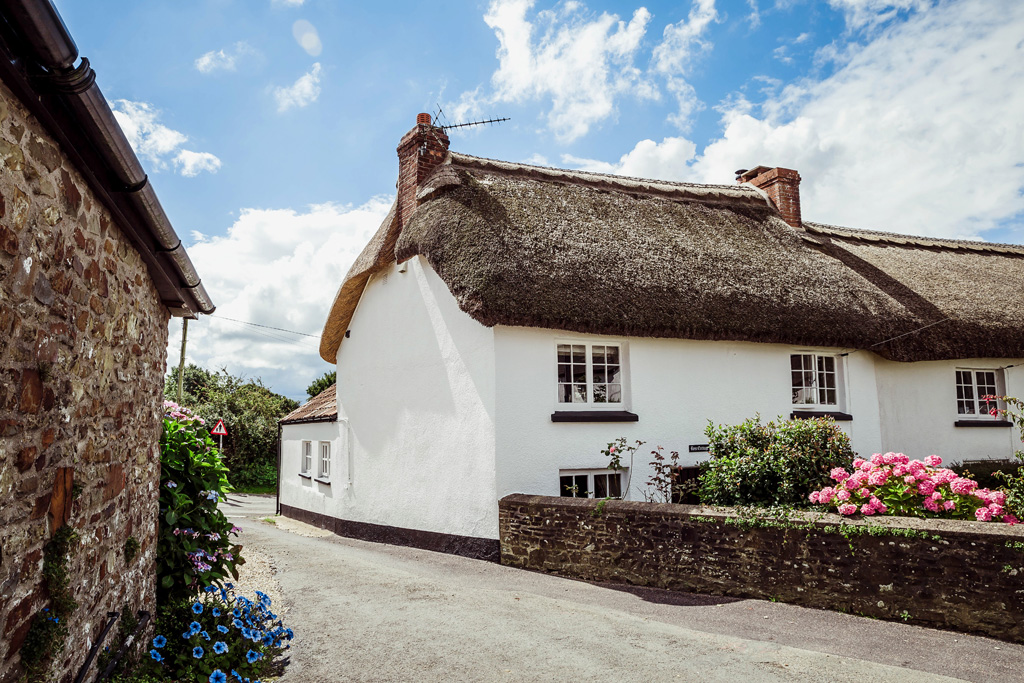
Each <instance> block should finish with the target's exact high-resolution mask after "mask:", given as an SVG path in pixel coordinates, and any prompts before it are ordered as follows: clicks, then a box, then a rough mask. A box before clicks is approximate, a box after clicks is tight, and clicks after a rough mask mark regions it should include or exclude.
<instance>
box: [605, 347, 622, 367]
mask: <svg viewBox="0 0 1024 683" xmlns="http://www.w3.org/2000/svg"><path fill="white" fill-rule="evenodd" d="M605 358H606V360H607V362H608V364H609V365H618V364H619V347H618V346H606V347H605Z"/></svg>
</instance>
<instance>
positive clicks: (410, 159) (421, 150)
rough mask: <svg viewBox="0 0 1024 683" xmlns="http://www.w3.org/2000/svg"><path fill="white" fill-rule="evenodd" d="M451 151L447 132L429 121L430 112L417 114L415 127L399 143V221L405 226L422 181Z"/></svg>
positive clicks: (400, 225) (413, 207)
mask: <svg viewBox="0 0 1024 683" xmlns="http://www.w3.org/2000/svg"><path fill="white" fill-rule="evenodd" d="M447 155H448V136H447V135H446V134H445V132H444V131H443V130H442V129H440V128H438V127H436V126H432V125H431V123H430V114H418V115H417V116H416V127H415V128H413V129H412V130H410V131H409V132H408V133H406V134H405V135H404V136H402V141H401V142H399V143H398V225H399V227H402V226H404V225H405V224H406V223H407V222H408V220H409V217H410V216H411V215H412V212H413V211H415V210H416V192H417V190H418V189H419V185H420V183H422V182H423V180H424V179H425V178H426V177H427V176H428V175H430V172H431V171H433V170H434V169H435V168H437V166H438V165H439V164H440V163H441V162H442V161H444V159H445V157H446V156H447Z"/></svg>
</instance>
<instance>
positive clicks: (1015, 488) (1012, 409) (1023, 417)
mask: <svg viewBox="0 0 1024 683" xmlns="http://www.w3.org/2000/svg"><path fill="white" fill-rule="evenodd" d="M1001 398H1002V399H1003V401H1005V402H1006V410H1003V411H1001V412H1002V413H1003V416H1004V417H1005V418H1006V419H1007V420H1009V421H1010V422H1012V423H1013V424H1014V426H1016V427H1017V430H1018V431H1019V432H1020V438H1021V440H1022V441H1024V400H1021V399H1019V398H1014V397H1012V396H1003V397H1001ZM1014 457H1016V458H1017V463H1016V467H1017V469H1016V471H1012V472H1011V471H1010V470H1009V469H1006V470H1003V471H1002V472H1001V473H1000V474H997V475H995V477H996V478H997V479H999V480H1000V481H1002V482H1003V486H1001V487H1000V488H1002V490H1004V491H1006V509H1007V510H1008V511H1009V512H1010V513H1011V514H1012V515H1014V516H1015V517H1017V518H1019V519H1024V452H1021V451H1017V452H1016V453H1014Z"/></svg>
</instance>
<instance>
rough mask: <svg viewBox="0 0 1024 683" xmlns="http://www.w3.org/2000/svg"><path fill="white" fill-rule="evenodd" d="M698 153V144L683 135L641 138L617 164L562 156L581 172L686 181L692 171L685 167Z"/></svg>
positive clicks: (563, 160)
mask: <svg viewBox="0 0 1024 683" xmlns="http://www.w3.org/2000/svg"><path fill="white" fill-rule="evenodd" d="M696 153H697V146H696V145H695V144H694V143H693V142H691V141H690V140H687V139H686V138H683V137H672V138H665V139H664V140H662V141H661V142H655V141H654V140H641V141H640V142H638V143H636V146H635V147H634V148H633V149H632V150H630V151H629V152H627V153H626V154H623V155H622V157H620V158H619V160H618V162H616V163H608V162H602V161H596V160H594V159H581V158H578V157H574V156H571V155H568V154H563V155H562V163H563V164H566V165H568V166H572V167H574V168H580V169H583V170H584V171H596V172H597V173H615V174H617V175H626V176H633V177H638V178H657V179H658V180H687V179H689V178H690V176H692V171H691V170H690V168H689V167H688V166H687V162H689V161H691V160H692V159H693V158H694V157H695V156H696Z"/></svg>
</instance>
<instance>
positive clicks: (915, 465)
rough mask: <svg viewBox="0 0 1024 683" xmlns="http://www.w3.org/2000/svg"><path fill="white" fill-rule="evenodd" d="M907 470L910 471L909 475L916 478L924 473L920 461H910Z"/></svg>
mask: <svg viewBox="0 0 1024 683" xmlns="http://www.w3.org/2000/svg"><path fill="white" fill-rule="evenodd" d="M907 469H908V470H910V473H911V474H913V475H915V476H916V475H917V474H919V473H921V472H924V469H925V467H924V463H923V462H921V461H920V460H911V461H910V463H909V464H908V465H907Z"/></svg>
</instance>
